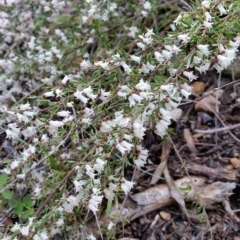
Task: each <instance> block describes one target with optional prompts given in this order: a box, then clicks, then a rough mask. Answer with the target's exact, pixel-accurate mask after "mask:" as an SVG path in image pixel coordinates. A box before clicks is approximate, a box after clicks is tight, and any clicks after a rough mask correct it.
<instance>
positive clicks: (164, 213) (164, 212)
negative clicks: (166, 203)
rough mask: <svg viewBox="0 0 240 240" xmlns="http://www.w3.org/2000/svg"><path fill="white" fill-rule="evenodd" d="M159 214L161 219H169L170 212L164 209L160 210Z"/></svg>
mask: <svg viewBox="0 0 240 240" xmlns="http://www.w3.org/2000/svg"><path fill="white" fill-rule="evenodd" d="M159 214H160V216H161V217H162V219H163V220H166V221H169V220H171V214H170V213H168V212H166V211H161V212H160V213H159Z"/></svg>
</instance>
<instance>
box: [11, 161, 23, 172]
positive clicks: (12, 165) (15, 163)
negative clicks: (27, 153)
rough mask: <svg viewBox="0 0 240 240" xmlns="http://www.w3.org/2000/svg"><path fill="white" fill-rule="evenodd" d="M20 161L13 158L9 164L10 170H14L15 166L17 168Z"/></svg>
mask: <svg viewBox="0 0 240 240" xmlns="http://www.w3.org/2000/svg"><path fill="white" fill-rule="evenodd" d="M20 162H21V161H18V160H13V161H12V162H11V164H10V168H11V170H14V169H15V168H17V167H18V166H19V164H20Z"/></svg>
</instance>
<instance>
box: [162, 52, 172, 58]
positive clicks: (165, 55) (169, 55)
mask: <svg viewBox="0 0 240 240" xmlns="http://www.w3.org/2000/svg"><path fill="white" fill-rule="evenodd" d="M162 55H163V56H164V57H165V58H166V59H167V60H169V59H170V58H171V57H172V52H169V51H166V50H162Z"/></svg>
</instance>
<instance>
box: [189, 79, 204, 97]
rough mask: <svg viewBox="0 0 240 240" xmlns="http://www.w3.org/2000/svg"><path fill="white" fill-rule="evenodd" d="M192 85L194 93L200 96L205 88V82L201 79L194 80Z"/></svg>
mask: <svg viewBox="0 0 240 240" xmlns="http://www.w3.org/2000/svg"><path fill="white" fill-rule="evenodd" d="M190 86H191V87H192V93H193V94H194V95H198V96H200V95H201V94H202V93H203V91H204V89H205V83H204V82H201V81H196V82H193V83H192V84H191V85H190Z"/></svg>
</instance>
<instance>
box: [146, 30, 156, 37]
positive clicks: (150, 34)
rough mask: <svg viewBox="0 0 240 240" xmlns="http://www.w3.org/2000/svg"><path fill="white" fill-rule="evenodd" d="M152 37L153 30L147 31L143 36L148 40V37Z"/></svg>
mask: <svg viewBox="0 0 240 240" xmlns="http://www.w3.org/2000/svg"><path fill="white" fill-rule="evenodd" d="M152 35H154V33H153V29H148V30H147V32H146V33H145V35H144V36H145V37H146V38H149V37H151V36H152Z"/></svg>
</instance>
